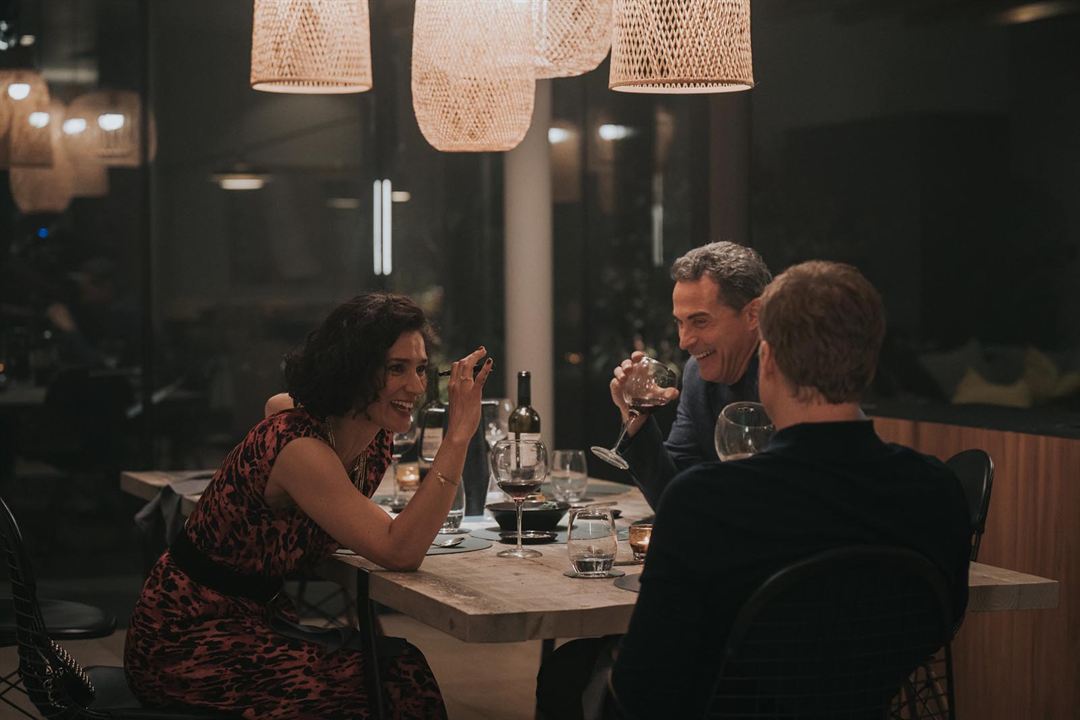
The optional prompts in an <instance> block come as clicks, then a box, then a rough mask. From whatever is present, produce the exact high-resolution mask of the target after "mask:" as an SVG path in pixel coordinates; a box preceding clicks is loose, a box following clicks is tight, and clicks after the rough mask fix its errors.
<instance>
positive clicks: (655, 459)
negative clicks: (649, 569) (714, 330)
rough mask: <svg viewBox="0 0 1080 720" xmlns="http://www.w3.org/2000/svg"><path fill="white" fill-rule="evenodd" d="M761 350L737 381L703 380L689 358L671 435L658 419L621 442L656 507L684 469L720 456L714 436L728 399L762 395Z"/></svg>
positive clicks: (637, 479)
mask: <svg viewBox="0 0 1080 720" xmlns="http://www.w3.org/2000/svg"><path fill="white" fill-rule="evenodd" d="M757 371H758V361H757V355H754V358H753V359H752V360H751V361H750V365H749V366H748V367H747V369H746V373H745V374H744V375H743V376H742V377H741V378H740V379H739V381H738V382H736V383H735V384H734V385H722V384H720V383H713V382H707V381H705V380H702V379H701V373H700V372H699V371H698V364H697V360H695V359H694V358H690V359H689V360H687V361H686V367H685V368H683V382H682V390H681V392H680V394H679V406H678V409H677V411H676V415H675V423H674V424H673V425H672V426H671V432H670V433H668V438H667V440H664V439H663V437H662V436H661V434H660V426H659V425H657V424H656V420H655V419H654V418H649V420H648V421H647V422H646V423H645V425H644V426H643V427H642V428H641V430H639V431H638V433H637V434H636V435H634V437H632V438H628V439H627V440H625V441H623V444H622V446H621V447H620V449H619V452H620V454H621V455H622V456H623V457H624V458H626V461H627V462H628V463H630V475H631V476H632V477H633V478H634V482H635V483H637V486H638V487H639V488H641V492H642V493H644V495H645V499H646V500H648V502H649V505H650V506H651V507H653V508H655V507H656V505H657V503H659V502H660V494H661V493H662V492H663V491H664V488H666V487H667V485H668V483H669V482H670V481H671V478H673V477H675V475H676V473H678V472H679V471H680V470H685V469H686V468H688V467H690V466H691V465H696V464H698V463H700V462H705V461H707V460H718V459H719V458H718V457H717V456H716V447H715V444H714V442H713V435H714V432H715V429H716V417H717V416H718V415H719V414H720V411H721V410H723V409H724V406H725V405H727V404H728V403H733V402H739V401H742V400H753V401H756V400H757V399H758V387H757Z"/></svg>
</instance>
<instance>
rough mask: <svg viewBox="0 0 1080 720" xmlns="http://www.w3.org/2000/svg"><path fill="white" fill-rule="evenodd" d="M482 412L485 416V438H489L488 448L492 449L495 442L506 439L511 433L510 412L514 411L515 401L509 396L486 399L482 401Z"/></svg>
mask: <svg viewBox="0 0 1080 720" xmlns="http://www.w3.org/2000/svg"><path fill="white" fill-rule="evenodd" d="M481 412H482V413H483V418H484V439H485V440H487V444H488V450H491V449H492V448H494V447H495V443H497V442H499V441H500V440H505V439H506V436H507V434H508V433H509V429H508V426H509V424H510V413H512V412H514V403H512V402H510V400H509V399H507V398H491V399H485V400H484V401H483V402H482V403H481Z"/></svg>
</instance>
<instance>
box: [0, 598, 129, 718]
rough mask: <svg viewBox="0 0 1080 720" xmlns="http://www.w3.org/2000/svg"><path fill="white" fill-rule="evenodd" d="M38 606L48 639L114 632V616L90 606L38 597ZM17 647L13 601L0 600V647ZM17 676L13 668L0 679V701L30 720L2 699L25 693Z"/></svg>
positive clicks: (99, 635) (106, 635)
mask: <svg viewBox="0 0 1080 720" xmlns="http://www.w3.org/2000/svg"><path fill="white" fill-rule="evenodd" d="M38 606H39V607H40V608H41V616H42V618H43V619H44V621H45V627H46V628H48V632H49V638H50V639H51V640H94V639H97V638H103V637H108V636H109V635H112V634H113V633H114V632H115V631H116V617H115V616H113V615H112V614H111V613H108V612H105V611H104V610H102V609H101V608H99V607H95V606H93V605H86V604H83V603H78V602H70V601H67V600H54V599H51V598H41V599H40V600H39V601H38ZM17 644H18V637H17V632H16V624H15V603H14V600H13V599H12V598H0V647H14V646H15V645H17ZM18 675H19V668H18V667H17V666H16V667H15V669H13V670H11V671H9V672H7V673H5V674H4V675H2V676H0V701H3V702H4V703H5V704H7V705H9V706H10V707H12V708H13V709H14V710H15V711H17V712H19V713H21V714H23V715H26V716H27V717H33V716H32V715H30V714H29V713H27V712H26V711H25V710H23V709H22V708H21V707H19V706H18V705H16V704H15V703H13V702H11V701H10V700H8V699H7V698H6V697H4V696H5V695H7V694H8V693H9V692H11V691H12V690H16V691H19V692H22V693H24V694H25V692H26V691H25V690H24V689H23V688H22V685H21V684H20V682H19V678H18Z"/></svg>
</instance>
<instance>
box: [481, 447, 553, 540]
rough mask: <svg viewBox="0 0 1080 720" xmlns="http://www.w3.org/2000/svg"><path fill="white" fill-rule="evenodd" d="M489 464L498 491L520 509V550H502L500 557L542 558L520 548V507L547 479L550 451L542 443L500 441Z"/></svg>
mask: <svg viewBox="0 0 1080 720" xmlns="http://www.w3.org/2000/svg"><path fill="white" fill-rule="evenodd" d="M490 461H491V472H492V473H493V474H494V475H495V479H496V481H497V482H498V483H499V487H500V488H502V490H503V492H505V493H506V494H507V495H509V496H510V498H511V499H512V500H513V501H514V504H515V505H516V506H517V547H516V548H514V549H513V550H503V551H502V552H500V553H499V557H516V558H533V557H540V555H541V553H539V552H537V551H536V550H526V549H524V548H523V547H522V546H521V505H522V503H524V502H525V498H526V497H528V496H529V495H530V494H532V493H534V492H536V491H537V490H539V489H540V486H541V485H542V484H543V483H544V480H545V479H546V478H547V474H548V455H547V448H545V447H544V443H542V442H540V441H539V440H517V439H514V440H501V441H499V442H497V443H495V447H494V448H492V449H491V455H490Z"/></svg>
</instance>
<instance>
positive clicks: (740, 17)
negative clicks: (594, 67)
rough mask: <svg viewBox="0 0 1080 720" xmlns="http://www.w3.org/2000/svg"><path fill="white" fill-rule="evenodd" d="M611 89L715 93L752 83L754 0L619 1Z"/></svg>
mask: <svg viewBox="0 0 1080 720" xmlns="http://www.w3.org/2000/svg"><path fill="white" fill-rule="evenodd" d="M614 22H615V30H614V34H613V36H612V44H611V79H610V81H609V83H608V86H609V87H610V88H611V89H612V90H621V91H623V92H646V93H711V92H730V91H734V90H749V89H750V88H752V87H753V86H754V69H753V63H752V61H751V54H750V0H615V12H614Z"/></svg>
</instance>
